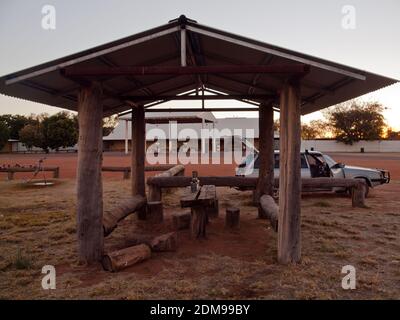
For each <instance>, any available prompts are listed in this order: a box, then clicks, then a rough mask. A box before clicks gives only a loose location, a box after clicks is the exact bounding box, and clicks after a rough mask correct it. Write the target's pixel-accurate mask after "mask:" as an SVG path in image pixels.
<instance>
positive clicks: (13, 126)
mask: <svg viewBox="0 0 400 320" xmlns="http://www.w3.org/2000/svg"><path fill="white" fill-rule="evenodd" d="M0 120H2V121H4V122H5V123H6V125H7V127H8V129H9V132H10V139H16V140H19V131H20V130H21V129H22V128H23V127H25V126H26V125H27V124H32V123H34V122H35V120H34V119H33V118H32V117H26V116H23V115H18V114H17V115H12V114H4V115H2V116H0Z"/></svg>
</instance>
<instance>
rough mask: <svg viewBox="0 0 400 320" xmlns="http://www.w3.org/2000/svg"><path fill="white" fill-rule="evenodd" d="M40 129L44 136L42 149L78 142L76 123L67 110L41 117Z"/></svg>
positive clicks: (55, 148) (70, 145) (57, 147)
mask: <svg viewBox="0 0 400 320" xmlns="http://www.w3.org/2000/svg"><path fill="white" fill-rule="evenodd" d="M40 131H41V133H42V135H43V138H44V141H43V145H42V146H41V148H42V149H44V150H48V149H54V150H58V149H59V148H67V147H72V146H74V145H75V144H76V143H77V142H78V130H77V128H76V123H75V120H74V118H73V117H72V116H71V115H70V113H68V112H59V113H57V114H55V115H52V116H50V117H45V118H43V120H42V121H41V123H40Z"/></svg>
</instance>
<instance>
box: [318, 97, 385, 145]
mask: <svg viewBox="0 0 400 320" xmlns="http://www.w3.org/2000/svg"><path fill="white" fill-rule="evenodd" d="M383 110H384V107H383V106H382V105H381V104H379V103H377V102H369V103H364V102H361V101H357V100H352V101H350V102H348V103H342V104H339V105H337V106H335V107H334V108H333V109H329V110H328V111H326V112H325V117H326V118H327V119H328V121H329V123H330V126H331V128H332V132H333V134H334V136H335V138H336V140H337V141H341V142H343V143H345V144H353V143H354V142H357V141H360V140H379V139H381V138H382V137H383V133H384V129H385V126H386V124H385V118H384V116H383V114H382V112H383Z"/></svg>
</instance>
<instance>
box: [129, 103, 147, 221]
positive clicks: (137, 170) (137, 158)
mask: <svg viewBox="0 0 400 320" xmlns="http://www.w3.org/2000/svg"><path fill="white" fill-rule="evenodd" d="M145 145H146V123H145V119H144V107H143V106H137V107H136V108H133V109H132V162H131V163H132V165H131V175H132V181H131V183H132V196H135V195H137V194H138V195H141V196H143V197H145V196H146V192H145V176H144V170H145V169H144V160H145ZM138 217H139V219H141V220H145V219H146V210H145V208H143V209H141V210H139V211H138Z"/></svg>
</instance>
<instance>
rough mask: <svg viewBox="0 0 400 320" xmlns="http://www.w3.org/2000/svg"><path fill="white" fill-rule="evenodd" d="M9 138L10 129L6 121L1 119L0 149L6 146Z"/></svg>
mask: <svg viewBox="0 0 400 320" xmlns="http://www.w3.org/2000/svg"><path fill="white" fill-rule="evenodd" d="M8 139H10V129H9V128H8V126H7V123H6V122H5V121H3V120H0V150H1V149H3V148H4V146H5V145H6V143H7V141H8Z"/></svg>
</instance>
